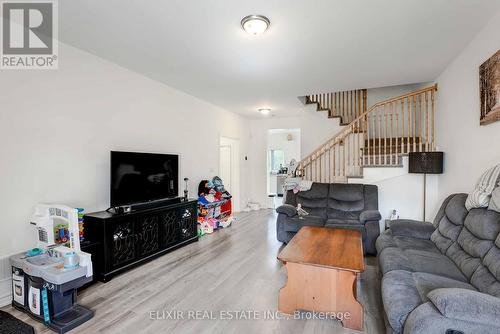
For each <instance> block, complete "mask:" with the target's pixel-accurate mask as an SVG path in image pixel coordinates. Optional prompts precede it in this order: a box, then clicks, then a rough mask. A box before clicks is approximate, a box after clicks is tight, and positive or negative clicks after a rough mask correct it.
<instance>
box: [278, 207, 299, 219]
mask: <svg viewBox="0 0 500 334" xmlns="http://www.w3.org/2000/svg"><path fill="white" fill-rule="evenodd" d="M276 212H277V213H282V214H284V215H287V216H288V217H293V216H295V215H296V214H297V208H296V207H294V206H293V205H290V204H283V205H280V206H279V207H277V208H276Z"/></svg>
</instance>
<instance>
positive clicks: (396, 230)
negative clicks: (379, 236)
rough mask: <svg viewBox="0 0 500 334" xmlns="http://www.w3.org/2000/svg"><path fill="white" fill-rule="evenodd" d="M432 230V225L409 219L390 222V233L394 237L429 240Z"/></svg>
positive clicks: (433, 228)
mask: <svg viewBox="0 0 500 334" xmlns="http://www.w3.org/2000/svg"><path fill="white" fill-rule="evenodd" d="M434 230H435V227H434V225H432V224H429V223H423V222H421V221H416V220H411V219H397V220H394V221H392V222H391V231H392V234H393V235H394V236H403V237H412V238H415V239H426V240H429V239H430V237H431V234H432V233H433V232H434Z"/></svg>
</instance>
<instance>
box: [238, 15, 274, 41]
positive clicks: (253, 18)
mask: <svg viewBox="0 0 500 334" xmlns="http://www.w3.org/2000/svg"><path fill="white" fill-rule="evenodd" d="M270 24H271V21H269V19H268V18H267V17H265V16H264V15H248V16H245V17H244V18H243V20H241V27H242V28H243V30H245V31H246V32H247V33H249V34H250V35H253V36H257V35H260V34H263V33H264V32H265V31H266V30H267V28H269V25H270Z"/></svg>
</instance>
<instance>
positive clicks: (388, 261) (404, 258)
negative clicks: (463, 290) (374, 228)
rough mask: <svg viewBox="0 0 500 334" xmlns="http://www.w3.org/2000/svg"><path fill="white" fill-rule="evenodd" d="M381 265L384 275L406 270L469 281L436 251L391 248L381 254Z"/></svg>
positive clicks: (451, 262)
mask: <svg viewBox="0 0 500 334" xmlns="http://www.w3.org/2000/svg"><path fill="white" fill-rule="evenodd" d="M379 264H380V271H381V272H382V274H384V275H385V274H386V273H388V272H390V271H393V270H406V271H409V272H423V273H429V274H434V275H440V276H443V277H448V278H452V279H455V280H458V281H463V282H466V281H467V278H466V277H465V276H464V275H463V274H462V272H461V271H460V270H459V269H458V267H457V266H456V265H455V264H454V263H453V261H451V260H450V259H449V258H448V257H447V256H446V255H443V254H441V253H440V252H436V251H424V250H417V249H406V250H404V249H400V248H394V247H389V248H386V249H384V250H383V251H382V252H381V253H380V256H379Z"/></svg>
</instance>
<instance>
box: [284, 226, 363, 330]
mask: <svg viewBox="0 0 500 334" xmlns="http://www.w3.org/2000/svg"><path fill="white" fill-rule="evenodd" d="M278 259H279V260H280V261H282V262H283V263H284V264H285V267H286V269H287V272H288V281H287V283H286V285H285V286H284V287H283V288H281V290H280V292H279V299H278V310H279V311H280V312H282V313H286V314H293V313H294V312H295V311H297V310H306V311H314V312H321V313H322V314H330V315H336V317H337V318H343V319H340V320H341V321H342V325H343V326H344V327H347V328H351V329H355V330H362V329H363V306H362V305H361V304H360V303H359V302H358V301H357V300H356V277H357V274H358V273H361V272H363V271H364V269H365V265H364V261H363V245H362V240H361V233H360V232H359V231H355V230H345V229H344V230H342V229H334V228H327V227H312V226H305V227H302V228H301V229H300V231H299V232H298V233H297V234H296V235H295V236H294V237H293V239H292V240H291V241H290V242H289V243H288V245H287V246H286V247H285V249H283V250H282V251H281V253H280V254H279V255H278ZM339 315H342V316H341V317H340V316H339Z"/></svg>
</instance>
